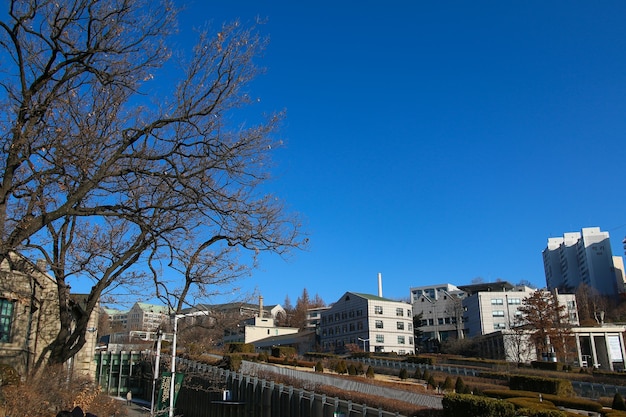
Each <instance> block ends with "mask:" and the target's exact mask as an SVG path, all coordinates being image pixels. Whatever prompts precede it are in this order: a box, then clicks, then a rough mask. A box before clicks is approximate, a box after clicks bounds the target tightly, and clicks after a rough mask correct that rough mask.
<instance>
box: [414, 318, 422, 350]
mask: <svg viewBox="0 0 626 417" xmlns="http://www.w3.org/2000/svg"><path fill="white" fill-rule="evenodd" d="M423 317H424V312H423V311H420V312H419V313H417V314H415V315H414V316H413V341H414V343H415V344H414V346H415V353H419V352H420V350H421V349H422V348H423V347H424V344H423V340H424V331H423V330H422V319H423Z"/></svg>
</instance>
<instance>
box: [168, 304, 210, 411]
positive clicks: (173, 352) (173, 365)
mask: <svg viewBox="0 0 626 417" xmlns="http://www.w3.org/2000/svg"><path fill="white" fill-rule="evenodd" d="M206 314H207V312H206V311H196V312H193V313H187V314H175V315H174V334H173V336H172V367H171V371H172V375H171V376H170V409H169V417H174V386H175V380H176V336H177V333H178V319H182V318H184V317H192V316H205V315H206Z"/></svg>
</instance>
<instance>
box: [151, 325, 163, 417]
mask: <svg viewBox="0 0 626 417" xmlns="http://www.w3.org/2000/svg"><path fill="white" fill-rule="evenodd" d="M162 338H163V332H162V331H161V327H159V328H158V329H157V347H156V359H155V362H154V375H152V397H151V400H150V416H151V417H154V400H155V397H154V394H155V392H156V383H157V379H158V378H159V362H160V361H161V340H162Z"/></svg>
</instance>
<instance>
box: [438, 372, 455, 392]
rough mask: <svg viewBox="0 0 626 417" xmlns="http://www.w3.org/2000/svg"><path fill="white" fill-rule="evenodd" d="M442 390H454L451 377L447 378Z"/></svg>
mask: <svg viewBox="0 0 626 417" xmlns="http://www.w3.org/2000/svg"><path fill="white" fill-rule="evenodd" d="M441 388H443V390H444V391H452V390H453V389H454V382H452V377H450V375H448V376H446V379H445V380H444V381H443V385H442V386H441Z"/></svg>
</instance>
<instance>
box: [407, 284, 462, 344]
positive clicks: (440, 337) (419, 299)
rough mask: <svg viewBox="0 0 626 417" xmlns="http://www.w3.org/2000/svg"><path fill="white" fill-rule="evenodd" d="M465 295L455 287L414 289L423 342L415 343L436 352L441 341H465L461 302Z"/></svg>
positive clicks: (412, 290) (413, 298) (413, 302)
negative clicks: (463, 339)
mask: <svg viewBox="0 0 626 417" xmlns="http://www.w3.org/2000/svg"><path fill="white" fill-rule="evenodd" d="M465 297H466V292H465V291H463V290H461V289H459V288H458V287H456V286H455V285H452V284H439V285H427V286H422V287H412V288H411V305H412V306H413V314H414V315H419V314H421V323H420V329H421V331H422V340H416V343H418V344H420V345H422V346H423V347H424V348H426V350H436V346H437V345H438V343H439V342H443V341H446V340H448V339H462V338H464V336H465V334H464V328H463V305H462V300H463V299H464V298H465Z"/></svg>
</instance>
